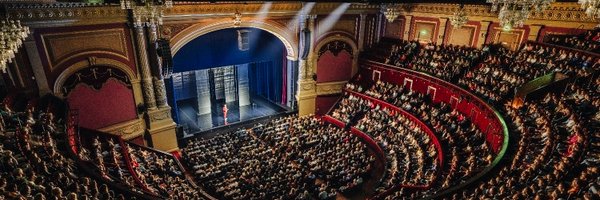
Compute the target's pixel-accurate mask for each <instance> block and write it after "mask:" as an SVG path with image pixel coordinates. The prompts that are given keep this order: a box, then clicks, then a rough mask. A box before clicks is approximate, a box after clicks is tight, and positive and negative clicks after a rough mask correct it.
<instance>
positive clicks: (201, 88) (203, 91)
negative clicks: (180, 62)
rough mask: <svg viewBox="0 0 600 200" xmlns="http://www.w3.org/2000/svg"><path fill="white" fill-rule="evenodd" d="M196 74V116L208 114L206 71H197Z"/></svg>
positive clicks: (208, 92)
mask: <svg viewBox="0 0 600 200" xmlns="http://www.w3.org/2000/svg"><path fill="white" fill-rule="evenodd" d="M195 72H196V83H197V84H196V91H197V92H196V93H197V94H198V97H197V104H198V113H197V114H198V115H205V114H209V113H210V84H209V78H208V70H197V71H195Z"/></svg>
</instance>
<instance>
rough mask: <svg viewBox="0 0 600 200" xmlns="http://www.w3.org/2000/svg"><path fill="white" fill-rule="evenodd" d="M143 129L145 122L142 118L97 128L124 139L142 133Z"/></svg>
mask: <svg viewBox="0 0 600 200" xmlns="http://www.w3.org/2000/svg"><path fill="white" fill-rule="evenodd" d="M144 130H145V124H144V120H142V119H134V120H130V121H126V122H122V123H118V124H115V125H111V126H107V127H104V128H101V129H99V131H102V132H107V133H111V134H113V135H118V136H121V137H122V138H123V139H125V140H129V139H133V138H135V137H138V136H141V135H143V133H144Z"/></svg>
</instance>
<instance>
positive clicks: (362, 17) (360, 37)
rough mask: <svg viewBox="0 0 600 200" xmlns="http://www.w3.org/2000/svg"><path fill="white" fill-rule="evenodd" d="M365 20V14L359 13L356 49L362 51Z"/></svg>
mask: <svg viewBox="0 0 600 200" xmlns="http://www.w3.org/2000/svg"><path fill="white" fill-rule="evenodd" d="M366 20H367V14H364V13H361V14H360V22H359V25H358V26H359V27H358V28H359V32H358V50H359V51H363V50H364V46H365V33H366V29H367V27H366V24H367V23H366Z"/></svg>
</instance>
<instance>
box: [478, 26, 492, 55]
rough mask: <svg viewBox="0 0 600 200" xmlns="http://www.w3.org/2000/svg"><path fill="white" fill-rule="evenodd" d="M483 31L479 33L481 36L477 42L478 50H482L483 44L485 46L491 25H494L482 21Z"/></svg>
mask: <svg viewBox="0 0 600 200" xmlns="http://www.w3.org/2000/svg"><path fill="white" fill-rule="evenodd" d="M480 23H481V29H480V30H481V31H480V33H479V35H477V37H479V38H478V40H477V44H476V46H475V47H476V48H481V46H483V44H485V39H486V38H487V35H488V29H489V27H490V24H491V23H492V22H491V21H481V22H480Z"/></svg>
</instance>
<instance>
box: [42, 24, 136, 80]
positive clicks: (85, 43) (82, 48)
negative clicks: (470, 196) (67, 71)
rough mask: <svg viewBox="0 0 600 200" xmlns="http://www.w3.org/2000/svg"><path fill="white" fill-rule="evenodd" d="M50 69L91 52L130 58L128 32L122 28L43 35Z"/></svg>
mask: <svg viewBox="0 0 600 200" xmlns="http://www.w3.org/2000/svg"><path fill="white" fill-rule="evenodd" d="M40 37H41V40H42V45H43V47H44V50H45V51H46V59H47V61H48V64H49V65H50V66H49V67H50V71H52V70H54V68H55V66H60V65H61V64H62V63H64V62H65V61H68V60H69V59H71V58H73V57H77V56H80V55H84V54H90V53H105V54H111V55H114V56H118V57H121V58H123V59H125V60H130V58H129V52H128V48H127V44H126V37H128V33H126V32H125V29H122V28H113V29H103V30H91V31H75V32H61V33H48V34H42V35H41V36H40Z"/></svg>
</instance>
